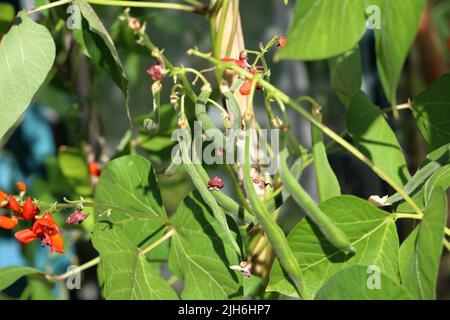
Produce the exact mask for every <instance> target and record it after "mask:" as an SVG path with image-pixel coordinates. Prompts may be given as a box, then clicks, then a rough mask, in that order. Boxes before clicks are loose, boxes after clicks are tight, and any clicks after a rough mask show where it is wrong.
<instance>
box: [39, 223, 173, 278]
mask: <svg viewBox="0 0 450 320" xmlns="http://www.w3.org/2000/svg"><path fill="white" fill-rule="evenodd" d="M174 234H175V229H170V231H169V232H167V233H166V234H165V235H163V236H162V237H161V238H159V239H158V240H156V241H155V242H153V243H151V244H150V245H149V246H148V247H146V248H144V249H142V250H141V251H140V252H139V255H140V256H144V255H146V254H147V253H149V252H150V251H152V250H153V249H155V248H156V247H157V246H159V245H160V244H161V243H163V242H164V241H166V240H167V239H169V238H170V237H172V236H173V235H174ZM99 263H100V257H96V258H94V259H92V260H89V261H88V262H86V263H83V264H82V265H81V266H79V267H78V268H74V269H72V270H70V271H68V272H65V273H63V274H60V275H57V276H47V277H46V278H47V280H49V281H52V282H59V281H63V280H65V279H67V278H70V277H72V276H74V275H76V274H79V273H81V272H83V271H84V270H87V269H89V268H92V267H94V266H96V265H97V264H99Z"/></svg>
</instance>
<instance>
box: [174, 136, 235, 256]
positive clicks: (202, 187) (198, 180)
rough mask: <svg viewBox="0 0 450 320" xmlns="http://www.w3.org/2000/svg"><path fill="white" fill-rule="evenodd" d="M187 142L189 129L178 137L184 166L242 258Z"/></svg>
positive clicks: (221, 211) (224, 217) (220, 209)
mask: <svg viewBox="0 0 450 320" xmlns="http://www.w3.org/2000/svg"><path fill="white" fill-rule="evenodd" d="M187 141H190V133H189V131H188V129H184V130H183V131H182V132H180V134H179V135H178V142H179V146H180V151H181V156H182V159H183V165H184V167H185V168H186V171H187V173H188V174H189V176H190V177H191V179H192V182H193V183H194V185H195V187H196V189H197V190H198V191H199V193H200V195H201V196H202V198H203V200H204V201H205V202H206V204H207V205H208V206H209V207H210V208H211V211H212V212H213V215H214V217H215V219H216V220H217V222H218V223H219V224H220V226H221V227H222V229H223V231H224V232H225V234H226V236H227V237H228V239H229V240H230V243H231V245H232V246H233V248H234V249H235V250H236V252H237V253H238V254H239V256H242V251H241V248H240V247H239V245H238V243H237V242H236V239H235V238H234V236H233V234H232V233H231V230H230V228H229V227H228V224H227V219H226V216H225V213H224V212H223V210H222V208H221V207H220V206H219V205H218V203H217V201H216V199H215V198H214V196H213V195H212V194H211V193H210V191H209V190H208V187H207V184H205V182H204V180H203V178H202V177H201V176H200V174H199V173H198V172H197V170H196V169H195V167H194V164H192V161H191V159H190V158H189V152H188V147H187Z"/></svg>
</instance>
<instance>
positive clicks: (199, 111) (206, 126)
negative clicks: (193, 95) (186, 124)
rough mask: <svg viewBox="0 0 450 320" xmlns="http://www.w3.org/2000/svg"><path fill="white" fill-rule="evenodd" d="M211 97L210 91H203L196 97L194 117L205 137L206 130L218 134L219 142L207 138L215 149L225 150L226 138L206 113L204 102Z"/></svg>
mask: <svg viewBox="0 0 450 320" xmlns="http://www.w3.org/2000/svg"><path fill="white" fill-rule="evenodd" d="M210 95H211V91H209V90H203V91H202V92H201V93H200V94H199V95H198V97H197V101H196V103H195V116H196V117H197V120H198V121H199V122H200V123H201V124H202V129H203V131H204V132H205V134H206V135H207V130H210V129H214V130H217V132H220V135H221V140H222V141H217V139H215V138H214V137H210V136H208V135H207V136H208V138H212V139H213V144H214V146H215V147H216V148H221V149H223V150H225V148H226V138H225V135H224V134H223V133H222V132H221V131H220V130H219V129H218V128H217V126H216V124H215V123H214V122H213V121H212V120H211V118H210V117H209V115H208V112H206V102H207V101H208V98H209V96H210Z"/></svg>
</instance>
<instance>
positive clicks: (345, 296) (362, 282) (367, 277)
mask: <svg viewBox="0 0 450 320" xmlns="http://www.w3.org/2000/svg"><path fill="white" fill-rule="evenodd" d="M376 276H379V279H377V280H373V279H374V277H376ZM371 277H373V278H371ZM376 281H379V284H380V286H379V288H377V287H376V286H374V284H376V283H377V282H376ZM350 284H351V285H350ZM316 299H317V300H411V299H412V295H411V294H410V293H409V292H408V290H407V289H406V288H405V287H403V286H402V285H400V284H399V283H398V282H397V281H396V280H394V279H392V278H390V277H389V276H386V275H385V274H383V273H379V274H376V271H373V270H372V269H369V268H368V267H365V266H358V265H356V266H351V267H349V268H345V269H344V270H341V271H339V272H338V273H336V274H335V275H334V276H332V277H331V278H330V279H328V281H327V282H326V283H325V284H324V286H323V287H322V288H320V290H319V292H318V293H317V295H316Z"/></svg>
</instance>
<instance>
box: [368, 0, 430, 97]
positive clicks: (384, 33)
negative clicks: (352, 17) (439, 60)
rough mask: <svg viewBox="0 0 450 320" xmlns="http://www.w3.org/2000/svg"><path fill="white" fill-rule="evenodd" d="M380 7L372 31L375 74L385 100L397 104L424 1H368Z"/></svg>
mask: <svg viewBox="0 0 450 320" xmlns="http://www.w3.org/2000/svg"><path fill="white" fill-rule="evenodd" d="M369 3H370V4H371V5H378V6H379V8H380V16H379V19H380V24H381V26H380V27H381V28H380V29H376V28H375V30H374V32H375V44H376V45H375V46H376V56H377V67H378V73H379V75H380V78H381V83H382V84H383V88H384V92H385V93H386V96H387V98H388V100H389V101H390V102H391V103H392V104H393V105H396V104H397V103H396V91H397V85H398V81H399V79H400V74H401V71H402V68H403V64H404V63H405V60H406V57H407V55H408V52H409V50H410V49H411V47H412V44H413V42H414V39H415V37H416V33H417V30H418V28H419V21H420V17H421V15H422V10H423V8H424V7H425V4H426V0H408V1H391V0H376V1H368V4H369Z"/></svg>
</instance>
